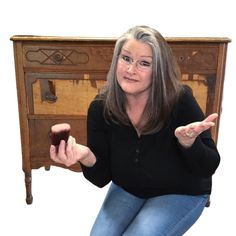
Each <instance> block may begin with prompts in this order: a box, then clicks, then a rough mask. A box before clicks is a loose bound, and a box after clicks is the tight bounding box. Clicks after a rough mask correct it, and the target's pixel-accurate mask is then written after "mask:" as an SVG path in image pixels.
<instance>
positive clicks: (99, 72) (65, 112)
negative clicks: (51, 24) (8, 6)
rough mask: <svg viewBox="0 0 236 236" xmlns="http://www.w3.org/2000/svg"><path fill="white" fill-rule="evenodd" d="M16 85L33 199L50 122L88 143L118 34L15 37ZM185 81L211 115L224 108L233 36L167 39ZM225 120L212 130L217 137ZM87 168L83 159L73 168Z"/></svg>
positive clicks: (46, 155) (47, 162)
mask: <svg viewBox="0 0 236 236" xmlns="http://www.w3.org/2000/svg"><path fill="white" fill-rule="evenodd" d="M11 40H12V41H13V46H14V57H15V70H16V85H17V93H18V105H19V120H20V132H21V144H22V165H23V171H24V173H25V185H26V202H27V204H31V203H32V201H33V197H32V191H31V184H32V183H31V172H32V169H37V168H40V167H45V168H46V169H47V170H48V169H49V168H50V166H51V165H54V166H55V165H56V166H60V167H64V168H66V167H65V166H63V165H58V164H56V163H54V162H52V161H51V160H50V158H49V146H50V140H49V137H48V134H49V130H50V127H51V126H52V125H53V124H55V123H60V122H68V123H70V124H71V127H72V132H71V134H72V135H73V136H75V137H76V139H77V140H79V142H80V143H82V144H86V114H87V108H88V105H89V103H90V101H91V100H92V99H93V97H94V96H95V95H96V94H97V93H98V91H99V89H100V88H101V87H102V86H103V84H104V82H105V81H106V74H107V72H108V69H109V66H110V62H111V58H112V54H113V48H114V44H115V41H116V39H115V38H80V37H43V36H13V37H11ZM167 41H168V43H169V44H170V46H171V47H172V49H173V52H174V54H175V56H176V58H177V60H178V62H179V65H180V67H181V72H182V80H183V82H184V83H186V84H188V85H189V86H191V88H192V89H193V92H194V95H195V97H196V99H197V100H198V102H199V104H200V106H201V108H202V109H203V111H204V112H205V113H206V114H210V113H212V112H217V113H219V114H220V112H221V101H222V91H223V83H224V71H225V63H226V53H227V45H228V43H229V42H230V39H228V38H167ZM219 121H220V119H219V120H218V121H217V124H216V126H215V127H214V128H213V129H212V134H213V138H214V140H215V141H216V142H217V135H218V128H219ZM70 169H71V170H73V171H81V169H80V166H79V164H78V165H74V166H72V167H71V168H70Z"/></svg>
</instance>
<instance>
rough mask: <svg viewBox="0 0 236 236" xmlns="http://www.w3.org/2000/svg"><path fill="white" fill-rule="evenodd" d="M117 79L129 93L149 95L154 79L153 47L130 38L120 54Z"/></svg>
mask: <svg viewBox="0 0 236 236" xmlns="http://www.w3.org/2000/svg"><path fill="white" fill-rule="evenodd" d="M116 74H117V81H118V83H119V85H120V87H121V89H122V90H123V91H124V92H125V93H126V95H127V96H129V95H134V96H138V95H147V96H148V94H149V91H150V85H151V80H152V49H151V47H150V46H149V45H148V44H145V43H142V42H139V41H137V40H134V39H130V40H128V41H127V42H126V43H125V44H124V46H123V48H122V50H121V53H120V55H119V59H118V63H117V71H116Z"/></svg>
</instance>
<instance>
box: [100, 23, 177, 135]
mask: <svg viewBox="0 0 236 236" xmlns="http://www.w3.org/2000/svg"><path fill="white" fill-rule="evenodd" d="M130 39H135V40H137V41H140V42H142V43H145V44H148V45H149V46H150V47H151V49H152V56H153V60H152V83H151V89H150V94H149V98H148V101H147V104H146V107H145V109H144V112H143V116H142V120H144V121H145V124H144V125H143V126H142V127H141V130H140V131H141V133H142V134H152V133H155V132H158V131H159V130H160V129H161V128H163V126H164V125H165V123H166V122H167V121H168V119H169V117H170V114H171V112H172V109H173V107H174V105H175V104H176V101H177V99H178V97H179V94H180V90H181V85H180V78H181V74H180V69H179V66H178V64H177V62H176V60H175V57H174V56H173V54H172V50H171V48H170V47H169V45H168V43H167V42H166V40H165V39H164V38H163V36H162V35H161V34H160V33H159V32H158V31H156V30H155V29H153V28H150V27H148V26H135V27H133V28H131V29H129V30H128V31H127V32H126V33H124V34H123V35H122V36H121V37H120V38H118V40H117V41H116V45H115V48H114V54H113V58H112V63H111V66H110V70H109V72H108V75H107V84H106V86H105V87H104V88H103V89H102V90H101V93H100V96H99V98H100V99H102V100H104V115H105V117H106V118H107V120H112V121H113V122H116V123H120V124H124V125H130V124H131V123H130V120H129V118H128V116H127V113H126V109H125V106H126V96H125V93H124V91H123V90H122V89H121V88H120V86H119V84H118V82H117V77H116V70H117V62H118V57H119V55H120V53H121V50H122V48H123V45H124V44H125V42H126V41H127V40H130Z"/></svg>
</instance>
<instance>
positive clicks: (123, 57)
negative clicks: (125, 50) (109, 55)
mask: <svg viewBox="0 0 236 236" xmlns="http://www.w3.org/2000/svg"><path fill="white" fill-rule="evenodd" d="M122 59H123V60H124V61H126V62H130V61H131V58H130V57H128V56H125V55H123V56H122Z"/></svg>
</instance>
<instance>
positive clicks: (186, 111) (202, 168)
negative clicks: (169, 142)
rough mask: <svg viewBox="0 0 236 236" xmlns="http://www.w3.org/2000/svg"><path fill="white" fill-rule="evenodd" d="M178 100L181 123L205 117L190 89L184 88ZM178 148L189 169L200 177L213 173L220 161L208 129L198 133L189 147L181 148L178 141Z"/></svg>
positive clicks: (184, 123)
mask: <svg viewBox="0 0 236 236" xmlns="http://www.w3.org/2000/svg"><path fill="white" fill-rule="evenodd" d="M184 93H185V94H184V96H183V98H182V100H181V102H180V106H181V108H180V109H179V115H178V116H179V118H178V120H179V121H180V123H181V125H186V124H188V123H191V122H195V121H201V120H203V119H204V118H205V117H204V115H203V113H202V111H201V109H200V107H199V105H198V104H197V102H196V100H195V98H194V97H193V95H192V93H191V91H190V90H187V89H186V90H185V92H184ZM178 146H179V150H180V151H181V153H182V155H181V156H183V158H184V160H185V162H186V163H187V165H188V166H189V168H190V169H191V171H192V172H193V173H196V174H197V175H200V176H202V177H210V176H211V175H213V174H214V173H215V171H216V169H217V167H218V165H219V163H220V155H219V153H218V151H217V148H216V145H215V143H214V141H213V139H212V138H211V133H210V130H207V131H204V132H203V133H202V134H200V135H199V136H198V137H197V138H196V140H195V142H194V144H193V145H192V146H191V147H190V148H183V147H182V146H181V145H180V144H179V143H178Z"/></svg>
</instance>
